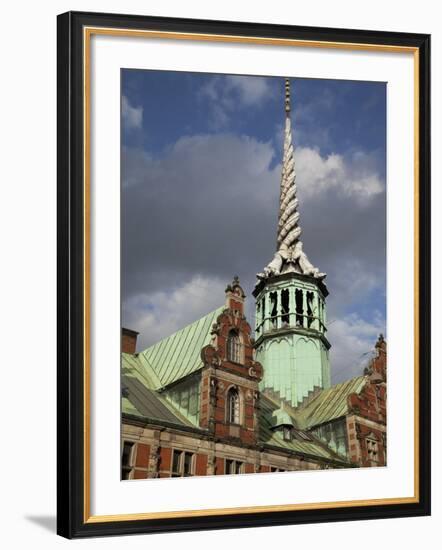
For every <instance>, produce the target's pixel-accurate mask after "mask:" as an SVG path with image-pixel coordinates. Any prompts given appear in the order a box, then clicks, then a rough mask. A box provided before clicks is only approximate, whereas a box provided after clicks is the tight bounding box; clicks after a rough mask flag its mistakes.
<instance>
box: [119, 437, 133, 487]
mask: <svg viewBox="0 0 442 550" xmlns="http://www.w3.org/2000/svg"><path fill="white" fill-rule="evenodd" d="M133 449H134V443H133V442H132V441H123V448H122V455H121V479H131V475H132V470H133V467H132V466H133Z"/></svg>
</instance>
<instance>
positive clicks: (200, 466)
mask: <svg viewBox="0 0 442 550" xmlns="http://www.w3.org/2000/svg"><path fill="white" fill-rule="evenodd" d="M195 475H197V476H205V475H207V455H205V454H197V455H196V465H195Z"/></svg>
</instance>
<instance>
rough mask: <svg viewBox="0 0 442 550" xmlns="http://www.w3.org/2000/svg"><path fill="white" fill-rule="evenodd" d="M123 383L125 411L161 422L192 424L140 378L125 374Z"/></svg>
mask: <svg viewBox="0 0 442 550" xmlns="http://www.w3.org/2000/svg"><path fill="white" fill-rule="evenodd" d="M121 384H122V387H123V392H124V393H123V399H122V410H123V413H127V414H131V415H135V416H140V417H142V418H149V419H152V420H158V421H159V422H160V423H161V421H165V422H169V423H172V424H177V425H184V426H191V425H192V424H191V423H190V422H189V421H188V420H187V419H186V418H184V416H183V415H181V414H180V413H179V412H178V411H177V410H176V409H175V408H174V407H173V406H172V405H170V404H169V403H168V402H167V401H166V399H164V397H162V396H161V395H160V394H159V393H158V392H156V391H154V390H151V389H149V388H147V387H146V386H145V385H144V384H143V383H142V382H141V381H140V380H139V379H138V378H136V377H134V376H130V375H129V376H123V377H122V380H121Z"/></svg>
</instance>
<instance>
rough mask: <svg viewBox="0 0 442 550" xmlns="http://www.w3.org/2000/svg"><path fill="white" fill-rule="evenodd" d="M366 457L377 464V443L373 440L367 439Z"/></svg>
mask: <svg viewBox="0 0 442 550" xmlns="http://www.w3.org/2000/svg"><path fill="white" fill-rule="evenodd" d="M367 455H368V460H370V461H372V462H378V456H379V449H378V442H377V441H376V440H374V439H367Z"/></svg>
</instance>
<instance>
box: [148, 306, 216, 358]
mask: <svg viewBox="0 0 442 550" xmlns="http://www.w3.org/2000/svg"><path fill="white" fill-rule="evenodd" d="M224 309H225V306H224V305H223V306H220V307H217V308H215V309H214V310H212V311H210V312H209V313H206V315H203V316H202V317H199V318H198V319H195V321H192V322H191V323H189V324H187V325H184V327H182V328H180V329H178V330H176V331H175V332H172V334H169V336H165V337H164V338H161V339H160V340H157V341H156V342H154V343H153V344H151V345H150V346H148V347H147V348H144V349H143V350H142V351H140V352H139V353H138V355H144V353H145V352H146V351H147V350H149V349H151V348H153V347H155V346H157V345H158V344H160V343H161V342H164V341H165V340H168V339H169V338H172V337H173V336H176V335H177V334H179V333H180V332H182V331H183V330H186V329H187V328H189V327H191V326H192V325H195V324H196V323H199V322H200V321H201V320H202V319H205V318H206V317H209V316H210V315H213V314H214V313H215V312H217V311H219V312H220V313H222V311H224Z"/></svg>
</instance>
